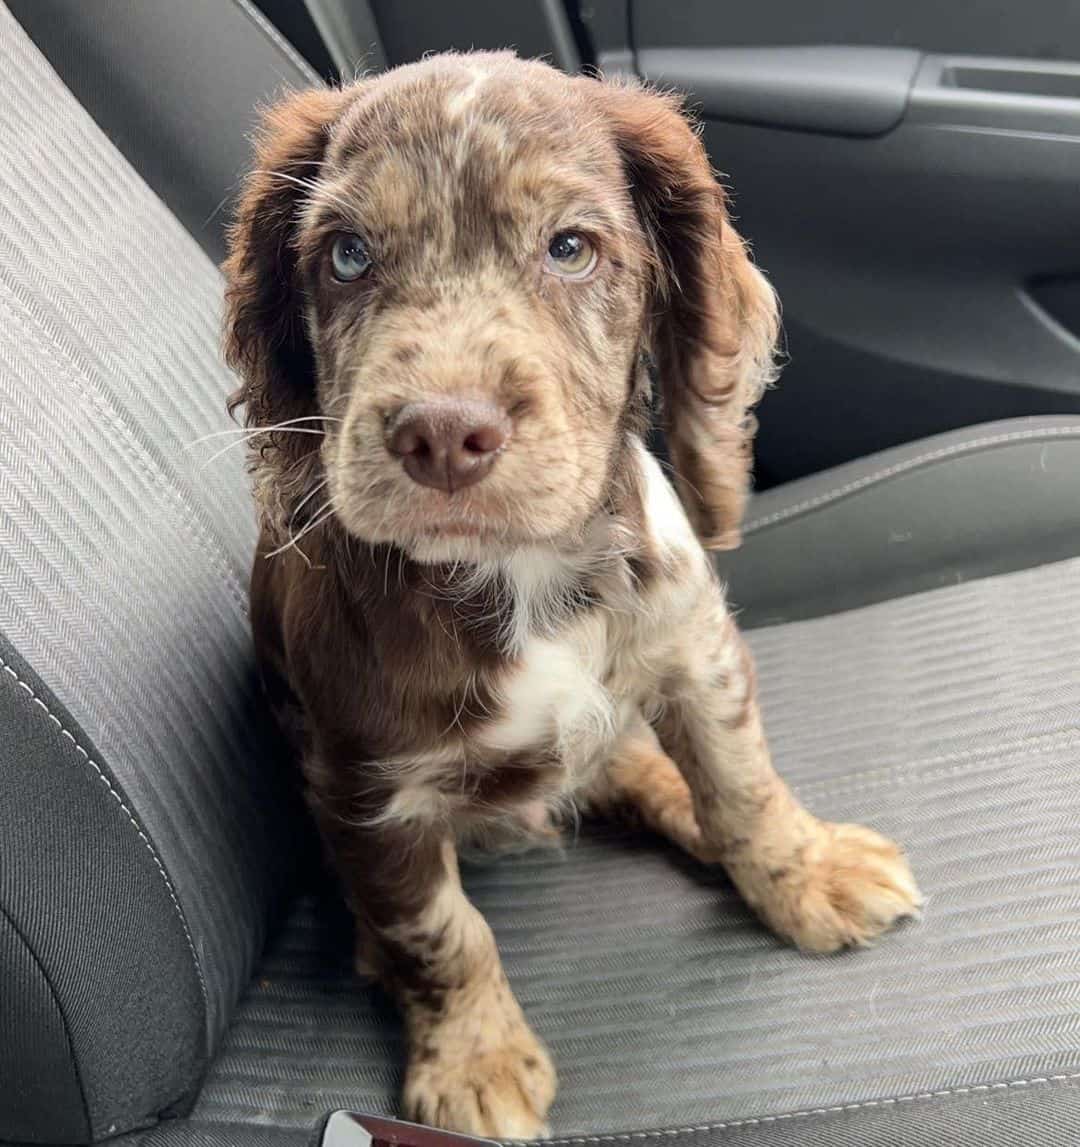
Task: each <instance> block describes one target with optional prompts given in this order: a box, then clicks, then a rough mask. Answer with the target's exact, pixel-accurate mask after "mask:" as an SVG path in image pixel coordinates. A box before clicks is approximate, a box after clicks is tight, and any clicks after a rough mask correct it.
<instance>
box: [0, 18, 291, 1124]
mask: <svg viewBox="0 0 1080 1147" xmlns="http://www.w3.org/2000/svg"><path fill="white" fill-rule="evenodd" d="M0 109H2V111H0V204H2V207H3V214H4V222H3V227H2V228H0V634H2V635H3V636H4V638H5V639H6V641H7V643H9V645H10V647H11V648H12V649H13V650H14V651H15V654H16V655H17V657H12V656H10V655H8V656H5V655H3V654H0V656H3V657H4V660H3V663H2V664H0V670H2V671H3V672H0V705H2V706H3V707H4V712H5V714H6V720H5V726H4V729H5V733H4V739H3V742H2V743H0V758H3V764H2V768H3V770H4V777H5V780H6V781H9V782H10V783H5V784H4V785H3V788H2V791H3V794H4V798H3V801H2V802H0V804H2V809H3V811H2V814H0V816H2V818H3V819H2V824H3V826H4V831H2V832H0V897H2V899H0V909H2V910H3V914H4V915H6V916H7V918H8V920H9V921H10V924H11V926H12V927H13V928H15V929H16V930H17V931H18V932H19V933H20V934H21V936H22V938H23V940H24V942H25V943H26V944H28V945H30V946H31V947H32V948H33V950H34V952H35V955H36V958H37V959H38V961H39V962H40V964H41V973H42V976H43V977H44V978H45V979H46V980H48V981H49V982H50V983H51V987H52V991H53V993H54V995H55V1000H54V1003H55V1006H56V1008H58V1009H59V1011H60V1013H62V1015H63V1017H64V1019H65V1020H66V1023H67V1026H68V1038H69V1040H70V1043H71V1048H70V1053H71V1055H72V1056H73V1057H74V1067H75V1071H76V1073H77V1074H78V1076H79V1081H80V1084H81V1089H82V1093H83V1094H82V1099H83V1102H84V1103H85V1106H86V1108H87V1110H86V1112H84V1113H83V1114H82V1116H81V1118H84V1119H88V1120H89V1123H90V1125H91V1127H92V1128H93V1129H94V1131H95V1133H97V1134H102V1133H104V1132H105V1131H106V1130H108V1129H109V1128H115V1129H121V1130H122V1129H123V1128H124V1127H127V1126H131V1125H133V1124H137V1123H139V1122H145V1120H146V1118H147V1117H149V1116H156V1114H157V1112H158V1111H160V1110H163V1109H167V1108H169V1107H171V1106H172V1105H174V1104H176V1103H178V1102H181V1101H182V1100H183V1099H184V1098H185V1096H187V1095H189V1094H190V1092H191V1090H192V1088H193V1087H194V1086H195V1084H196V1083H197V1081H198V1076H199V1073H200V1071H201V1070H202V1067H203V1066H204V1065H205V1062H206V1059H207V1056H208V1055H209V1054H210V1053H211V1052H212V1050H213V1048H214V1046H215V1045H216V1042H217V1039H218V1037H219V1036H220V1034H221V1032H222V1031H223V1029H224V1027H225V1025H226V1023H227V1022H228V1019H229V1016H230V1013H231V1010H232V1006H233V1002H234V1000H235V998H236V996H237V995H238V994H239V992H240V990H241V988H242V987H243V986H244V984H245V983H246V982H247V979H248V976H249V974H250V970H251V965H252V962H253V960H254V959H255V957H256V956H257V954H258V952H259V950H260V947H261V944H262V939H263V930H264V926H265V921H266V916H267V912H268V910H269V907H270V905H271V902H272V898H273V896H274V894H275V892H276V890H277V888H278V886H279V885H280V884H281V882H282V873H283V871H284V870H285V869H286V868H287V862H288V859H289V857H288V851H289V850H288V848H284V849H283V848H282V845H281V842H280V839H279V837H278V825H277V822H276V821H275V815H276V814H280V812H281V811H282V806H281V802H280V798H279V797H276V796H275V793H276V787H275V786H276V773H275V767H274V757H273V754H272V753H270V752H269V751H267V749H266V748H265V747H263V746H261V743H260V739H259V738H260V735H261V733H262V731H263V729H264V723H263V721H262V718H261V712H260V710H258V709H257V708H256V707H255V691H254V689H253V669H252V657H251V649H250V638H249V633H248V625H247V617H246V583H247V577H248V570H249V565H250V554H251V551H252V546H253V540H254V515H253V512H252V508H251V505H250V498H249V495H248V493H247V489H246V481H245V478H244V475H243V472H242V463H241V459H240V457H239V456H238V453H237V452H235V451H234V452H233V453H231V454H229V455H226V456H225V457H223V458H222V459H220V460H219V461H218V462H217V463H215V464H214V465H213V466H212V467H210V468H207V469H205V470H202V469H200V468H199V467H198V466H197V465H196V462H195V458H196V455H194V454H192V453H191V452H189V451H188V450H187V449H185V447H186V445H187V444H188V443H189V442H190V441H191V440H193V439H196V438H198V437H200V436H202V435H205V434H207V433H210V432H213V431H216V430H219V429H221V428H222V427H224V426H228V425H229V423H228V421H227V419H226V416H225V413H224V399H225V395H226V393H227V392H228V391H229V389H230V388H231V385H232V382H231V380H230V378H229V376H228V375H227V373H226V371H225V369H224V367H223V366H222V364H221V362H220V358H219V354H218V349H217V348H218V326H219V323H220V308H221V282H220V279H219V276H218V275H217V273H216V271H215V270H214V268H213V266H212V265H211V264H210V263H209V261H208V260H207V258H206V256H205V255H204V254H203V253H202V251H200V250H199V248H198V247H197V245H196V244H195V242H194V241H193V240H192V239H191V238H190V236H189V235H188V234H187V233H186V232H185V231H184V229H183V228H182V227H181V226H180V225H179V223H178V222H177V221H176V220H175V219H174V218H173V217H172V216H171V215H170V214H169V212H168V211H167V210H166V209H165V208H164V207H163V206H162V205H161V203H160V202H159V201H158V200H157V199H156V198H155V197H154V196H153V194H152V193H151V192H150V191H148V190H147V188H146V186H145V185H144V184H143V183H142V181H141V180H140V179H139V178H138V177H137V176H136V175H135V174H134V173H133V172H132V171H131V169H130V168H129V167H128V166H127V164H126V163H125V162H124V161H123V160H122V159H120V157H119V156H118V155H117V153H116V151H115V149H114V148H113V147H112V146H111V145H110V144H109V142H108V141H107V140H106V139H105V137H104V135H103V134H102V132H101V131H100V130H99V129H98V128H97V127H96V126H95V125H94V123H93V122H92V121H91V120H90V118H89V117H88V116H87V115H86V113H85V112H83V111H82V109H81V108H80V107H79V106H78V104H77V103H76V101H75V100H74V98H73V97H72V96H71V95H70V93H68V92H67V91H66V90H65V89H64V88H63V86H62V85H61V84H60V83H59V82H58V81H57V79H56V77H55V76H54V74H53V73H52V71H51V69H50V68H49V66H48V64H47V63H46V62H45V60H44V59H43V58H42V56H41V55H40V54H39V53H38V52H37V51H36V50H35V49H34V48H33V47H32V45H31V44H30V43H29V41H28V40H27V38H26V37H25V35H24V34H23V32H22V30H21V29H20V28H19V26H18V25H17V24H16V22H15V20H14V19H13V17H12V16H11V15H9V14H8V13H7V12H6V11H5V10H3V9H2V8H0ZM16 659H21V662H23V663H25V664H26V665H27V666H28V667H29V672H30V673H32V674H33V675H34V676H33V678H32V679H31V680H36V681H38V682H39V683H38V684H31V683H28V680H27V676H28V674H27V673H24V672H20V671H19V670H18V669H15V668H13V662H14V661H15V660H16ZM13 674H15V675H17V676H13ZM28 689H29V690H31V691H32V692H33V694H34V697H33V698H31V702H32V703H30V704H28V701H27V697H28V696H29V694H28V693H27V690H28ZM62 713H66V714H67V716H66V717H62V716H59V715H58V714H62ZM34 721H36V722H37V723H38V724H39V725H40V729H39V730H38V731H37V732H36V733H35V731H34V730H33V728H32V724H33V722H34ZM61 750H62V751H61ZM47 758H51V759H52V769H53V772H52V774H50V775H48V776H46V775H44V774H42V773H40V771H39V770H37V769H36V768H35V767H34V766H33V762H34V761H35V760H39V761H40V760H44V759H47ZM28 771H29V774H32V775H28ZM17 776H23V777H24V781H25V783H15V782H16V777H17ZM30 781H33V783H32V784H31V783H30ZM77 792H82V793H84V794H85V798H86V799H85V801H80V800H78V799H76V793H77ZM58 793H63V794H67V795H66V797H65V801H64V803H57V801H58V796H57V794H58ZM293 838H294V837H293V836H292V835H290V837H289V838H288V839H290V840H291V839H293ZM69 898H74V899H72V900H71V902H70V903H68V899H69ZM7 943H8V944H10V943H11V938H10V937H8V939H7ZM133 977H135V978H136V979H137V980H138V978H139V977H142V979H141V980H139V982H138V983H135V982H134V981H133ZM41 988H42V981H41V980H40V979H39V981H38V989H41ZM46 1002H47V1001H45V1000H44V999H43V1000H42V1006H44V1004H45V1003H46ZM118 1002H119V1003H118ZM119 1004H122V1006H119ZM30 1023H31V1018H30V1017H29V1016H27V1017H24V1019H23V1020H21V1021H20V1029H22V1028H25V1026H26V1025H27V1024H30ZM31 1034H33V1033H31ZM58 1039H59V1035H58V1034H57V1033H55V1032H54V1033H53V1034H52V1035H50V1036H46V1035H42V1037H41V1039H40V1040H37V1038H36V1036H35V1037H34V1039H33V1040H30V1039H29V1037H28V1040H26V1041H24V1040H22V1039H21V1036H20V1032H19V1031H12V1030H10V1029H9V1028H7V1027H6V1025H5V1029H4V1031H3V1038H0V1096H3V1097H4V1098H3V1099H0V1111H4V1110H5V1104H6V1103H8V1102H11V1101H12V1093H11V1091H10V1090H9V1089H7V1088H5V1087H4V1086H3V1080H4V1077H5V1076H6V1074H7V1072H10V1071H12V1070H13V1064H15V1063H19V1065H20V1070H21V1071H24V1072H30V1073H31V1075H33V1073H34V1071H35V1070H37V1071H42V1072H43V1071H44V1070H45V1065H46V1064H49V1063H54V1062H56V1061H57V1057H58V1055H59V1051H58V1045H57V1040H58ZM27 1056H30V1059H27V1058H26V1057H27ZM35 1065H37V1066H36V1067H35ZM58 1094H59V1092H58ZM10 1114H11V1112H10V1111H7V1112H5V1115H10ZM54 1117H55V1118H56V1119H58V1120H59V1119H61V1118H63V1119H65V1120H66V1119H67V1118H68V1115H67V1114H64V1113H62V1112H61V1111H60V1104H59V1103H58V1104H57V1105H56V1109H55V1110H53V1111H51V1112H50V1118H54ZM12 1118H14V1116H12ZM7 1131H8V1128H7V1127H6V1126H4V1125H3V1124H0V1138H2V1137H3V1135H4V1134H5V1133H6V1132H7Z"/></svg>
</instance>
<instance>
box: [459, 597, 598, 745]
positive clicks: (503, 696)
mask: <svg viewBox="0 0 1080 1147" xmlns="http://www.w3.org/2000/svg"><path fill="white" fill-rule="evenodd" d="M603 628H604V626H603V619H602V618H595V617H594V618H589V619H588V620H587V621H585V622H584V623H582V624H580V625H573V626H568V627H567V628H566V629H565V630H564V632H563V633H560V634H559V636H558V637H556V638H549V637H538V636H531V637H528V638H526V640H525V642H524V645H523V648H522V650H521V654H520V656H519V657H518V659H517V664H516V665H515V666H514V668H513V669H511V670H510V672H509V673H508V674H507V676H506V680H505V684H503V685H502V686H501V687H500V689H499V694H500V696H499V701H500V707H501V716H500V717H499V719H498V720H497V721H495V722H494V723H493V724H491V725H489V726H487V727H486V728H485V729H484V731H483V733H482V734H481V740H482V741H483V743H484V745H485V746H487V747H488V748H492V749H498V750H499V751H501V752H510V753H512V752H518V751H521V750H525V749H530V748H536V747H538V746H543V745H551V746H552V747H553V748H554V749H556V751H557V752H559V754H560V755H561V756H562V757H563V759H564V760H565V761H566V762H567V763H568V764H571V765H572V764H574V763H577V762H580V763H585V762H587V761H588V760H591V759H592V758H593V757H594V756H595V755H596V754H597V753H598V752H600V751H601V750H602V749H603V748H604V747H605V746H607V745H609V744H610V743H611V741H612V739H613V737H614V735H615V729H616V705H615V702H614V699H613V698H612V697H611V695H610V694H609V693H608V691H607V690H606V689H605V688H604V686H603V684H602V681H601V678H602V675H603V672H604V659H605V648H606V642H605V640H604V635H603V633H602V632H596V631H602V630H603Z"/></svg>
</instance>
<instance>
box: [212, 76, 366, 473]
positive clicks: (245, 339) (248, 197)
mask: <svg viewBox="0 0 1080 1147" xmlns="http://www.w3.org/2000/svg"><path fill="white" fill-rule="evenodd" d="M345 99H346V96H345V94H344V93H343V92H341V91H339V90H330V89H315V90H311V91H304V92H297V93H294V94H292V95H289V96H287V97H286V98H285V99H283V100H282V101H281V102H279V103H277V104H275V105H274V106H273V107H271V108H270V109H269V110H268V111H267V112H265V114H264V115H263V119H262V124H261V127H260V130H259V133H258V136H257V139H256V147H255V163H254V169H253V171H252V172H251V174H250V175H249V176H248V177H247V180H246V182H245V184H244V187H243V191H242V193H241V195H240V201H239V204H238V206H237V210H236V216H235V219H234V221H233V224H232V226H231V228H230V230H229V235H228V246H229V254H228V257H227V258H226V260H225V263H224V264H223V267H222V270H223V271H224V273H225V279H226V288H225V358H226V361H227V362H228V363H229V365H230V366H231V367H232V368H233V369H234V370H235V371H236V372H237V373H238V374H239V376H240V387H239V389H238V390H236V391H235V392H234V393H233V394H232V395H231V396H230V398H229V409H230V411H232V410H235V409H236V407H238V406H241V405H242V406H243V407H244V420H245V422H246V424H247V425H248V426H249V427H268V426H275V425H279V424H280V423H282V422H285V421H287V420H288V419H290V418H295V417H300V416H303V415H305V414H308V413H310V411H311V410H312V404H313V401H314V398H313V391H314V372H315V364H314V360H313V356H312V352H311V346H310V344H309V342H308V338H307V334H306V332H305V329H304V315H303V298H302V294H301V284H300V283H299V282H298V281H297V269H296V264H297V251H296V249H295V247H294V244H293V239H294V234H295V229H296V225H297V214H298V211H299V208H300V206H301V204H302V202H303V200H304V198H305V197H306V195H307V192H308V190H309V187H310V182H311V181H312V180H314V179H315V177H316V176H317V175H318V172H319V162H320V161H321V159H322V157H323V154H324V152H325V150H326V146H327V143H328V142H329V132H330V128H331V126H332V124H333V123H334V121H335V120H336V118H337V117H338V115H339V114H340V112H341V110H342V107H343V104H344V102H345ZM305 185H307V186H305ZM314 441H315V439H314V438H313V437H311V436H308V435H304V434H268V435H267V436H266V437H265V438H264V437H261V436H260V438H259V439H258V440H257V441H256V445H257V446H258V447H260V448H261V457H262V458H263V460H264V461H270V460H271V459H272V460H273V463H274V465H275V466H276V468H277V469H278V471H279V473H285V472H286V471H289V470H290V468H295V467H296V465H297V464H298V463H300V462H301V461H302V459H303V457H304V456H305V455H307V454H309V453H310V452H311V450H312V443H313V442H314ZM293 476H294V477H296V478H298V479H299V478H300V475H295V474H294V475H293Z"/></svg>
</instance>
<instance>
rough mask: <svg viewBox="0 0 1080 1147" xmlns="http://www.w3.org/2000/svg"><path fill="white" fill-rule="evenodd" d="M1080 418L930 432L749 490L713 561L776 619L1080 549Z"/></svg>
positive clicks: (753, 620)
mask: <svg viewBox="0 0 1080 1147" xmlns="http://www.w3.org/2000/svg"><path fill="white" fill-rule="evenodd" d="M1078 490H1080V418H1077V417H1075V416H1057V417H1041V418H1014V419H1010V420H1008V421H1006V422H989V423H984V424H983V425H981V426H971V427H967V428H965V429H963V430H954V431H952V432H950V433H948V434H939V435H937V436H935V437H933V438H927V439H923V440H922V441H920V442H913V443H910V444H908V445H905V446H898V447H896V448H894V449H892V450H885V451H882V452H881V453H880V454H874V455H871V456H870V457H869V458H861V459H859V460H858V461H856V462H849V463H847V464H846V465H844V466H837V467H835V468H834V469H831V470H826V471H823V472H822V473H820V474H815V475H813V476H812V477H809V478H805V479H802V480H801V481H798V482H792V483H789V484H788V485H786V486H779V487H776V488H775V489H772V490H768V491H766V492H765V493H763V494H758V495H756V496H755V497H754V499H753V501H752V503H751V505H750V508H749V511H748V513H747V518H746V526H745V530H744V535H745V540H744V543H743V545H742V546H741V547H740V548H739V549H738V550H736V551H733V552H731V553H728V554H721V555H719V556H718V558H717V567H718V569H719V570H720V572H721V574H722V575H723V576H724V577H725V579H726V581H727V582H728V586H729V596H730V598H731V601H732V603H733V604H734V605H735V606H736V607H737V608H738V610H739V615H740V621H741V622H742V624H743V625H744V626H756V625H775V624H778V623H780V622H785V621H797V620H800V619H802V618H807V617H815V616H819V615H821V614H826V613H833V612H835V611H837V610H840V609H850V608H852V607H854V606H859V605H866V604H868V603H870V602H873V601H884V600H886V599H887V598H890V597H898V596H900V595H901V594H909V593H918V592H919V591H921V590H926V589H934V588H936V587H938V586H944V585H955V584H956V583H957V582H963V581H970V580H971V579H972V578H978V577H985V576H987V575H988V574H995V573H1003V572H1005V571H1007V570H1014V569H1023V568H1024V567H1026V566H1034V565H1039V564H1041V563H1043V562H1051V561H1057V560H1058V559H1060V558H1065V557H1069V556H1071V555H1073V554H1076V553H1080V497H1078V496H1077V491H1078Z"/></svg>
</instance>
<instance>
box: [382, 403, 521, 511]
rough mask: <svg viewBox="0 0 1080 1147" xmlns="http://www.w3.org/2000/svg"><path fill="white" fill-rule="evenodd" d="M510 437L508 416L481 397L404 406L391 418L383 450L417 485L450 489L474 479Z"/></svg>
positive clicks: (471, 482) (475, 479)
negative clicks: (385, 448)
mask: <svg viewBox="0 0 1080 1147" xmlns="http://www.w3.org/2000/svg"><path fill="white" fill-rule="evenodd" d="M509 437H510V419H509V417H508V415H507V414H506V413H505V412H504V411H502V410H500V409H499V407H497V406H495V405H494V403H491V402H485V401H483V400H480V399H440V400H433V401H429V402H414V403H410V404H409V405H408V406H403V407H402V408H401V409H400V410H399V411H398V412H397V413H396V414H395V415H394V416H393V418H392V419H391V420H390V428H389V432H388V435H387V439H386V446H387V449H388V450H389V451H390V453H391V454H394V455H396V456H397V457H399V458H400V459H401V462H402V465H403V466H404V467H405V473H406V474H408V475H409V477H410V478H411V479H412V480H413V481H414V482H419V483H420V485H421V486H432V487H434V488H435V489H437V490H446V491H447V492H448V493H451V494H452V493H453V492H454V491H455V490H460V489H462V488H463V487H465V486H471V485H473V483H475V482H479V481H480V479H481V478H483V477H484V476H485V475H486V474H487V472H488V471H489V470H490V469H491V465H492V463H493V462H494V461H495V458H496V456H497V455H498V453H499V451H500V450H501V449H502V448H503V446H505V445H506V440H507V439H508V438H509Z"/></svg>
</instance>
